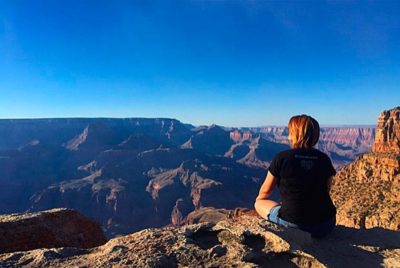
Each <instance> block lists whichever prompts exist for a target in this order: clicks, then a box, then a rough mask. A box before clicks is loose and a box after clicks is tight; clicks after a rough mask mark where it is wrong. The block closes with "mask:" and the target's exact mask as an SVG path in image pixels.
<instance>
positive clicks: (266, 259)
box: [0, 216, 400, 268]
mask: <svg viewBox="0 0 400 268" xmlns="http://www.w3.org/2000/svg"><path fill="white" fill-rule="evenodd" d="M399 265H400V234H399V233H398V232H394V231H390V230H383V229H379V228H377V229H373V230H357V229H352V228H346V227H343V226H338V227H337V228H336V230H335V231H334V232H333V233H332V234H330V235H329V236H328V237H327V238H326V239H312V238H311V236H310V235H309V234H308V233H304V232H302V231H299V230H295V229H287V228H284V227H280V226H277V225H274V224H272V223H269V222H267V221H266V220H264V219H260V218H258V217H254V216H241V217H238V218H233V219H228V220H225V221H220V222H218V223H216V224H213V223H200V224H194V225H188V226H184V227H180V228H174V227H166V228H162V229H145V230H142V231H140V232H137V233H133V234H130V235H127V236H123V237H118V238H114V239H112V240H110V241H108V242H107V243H106V244H104V245H102V246H99V247H96V248H92V249H80V248H51V249H36V250H31V251H26V252H15V253H6V254H0V266H1V267H19V266H25V267H139V268H144V267H146V268H147V267H148V268H150V267H151V268H153V267H154V268H155V267H160V268H161V267H249V268H250V267H380V266H383V267H399Z"/></svg>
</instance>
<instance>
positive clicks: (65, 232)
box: [0, 209, 106, 266]
mask: <svg viewBox="0 0 400 268" xmlns="http://www.w3.org/2000/svg"><path fill="white" fill-rule="evenodd" d="M105 242H106V238H105V237H104V235H103V231H102V230H101V228H100V226H99V225H98V224H97V223H96V222H95V221H92V220H89V219H87V218H85V217H84V216H82V215H81V214H79V213H78V212H76V211H73V210H68V209H53V210H48V211H42V212H37V213H29V214H11V215H0V253H5V252H14V251H24V250H31V249H37V248H58V247H76V248H91V247H95V246H99V245H102V244H104V243H105ZM0 266H1V265H0Z"/></svg>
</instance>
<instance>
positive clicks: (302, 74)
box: [0, 0, 400, 126]
mask: <svg viewBox="0 0 400 268" xmlns="http://www.w3.org/2000/svg"><path fill="white" fill-rule="evenodd" d="M399 105H400V1H395V0H393V1H383V0H379V1H366V0H365V1H360V2H355V1H254V0H243V1H241V0H235V1H216V0H215V1H200V0H198V1H189V0H182V1H167V0H162V1H128V0H126V1H117V0H109V1H101V0H96V1H85V0H46V1H42V0H35V1H31V0H26V1H18V0H1V1H0V118H38V117H170V118H176V119H179V120H181V121H183V122H186V123H192V124H195V125H199V124H207V125H208V124H213V123H215V124H219V125H225V126H261V125H285V124H286V123H287V121H288V119H289V118H290V116H292V115H294V114H301V113H307V114H310V115H312V116H314V117H315V118H316V119H317V120H319V122H320V123H321V124H375V123H376V120H377V117H378V115H379V113H380V112H381V111H383V110H385V109H389V108H392V107H395V106H399Z"/></svg>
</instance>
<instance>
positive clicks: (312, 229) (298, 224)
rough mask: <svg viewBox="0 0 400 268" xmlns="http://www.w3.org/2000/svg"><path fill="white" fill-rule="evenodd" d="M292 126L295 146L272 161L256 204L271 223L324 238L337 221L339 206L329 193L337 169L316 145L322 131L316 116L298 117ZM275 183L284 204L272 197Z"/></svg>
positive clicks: (256, 207)
mask: <svg viewBox="0 0 400 268" xmlns="http://www.w3.org/2000/svg"><path fill="white" fill-rule="evenodd" d="M288 128H289V141H290V144H291V148H292V149H290V150H287V151H283V152H281V153H279V154H277V155H276V156H275V158H274V159H273V160H272V162H271V165H270V166H269V168H268V174H267V177H266V178H265V181H264V183H263V185H262V186H261V189H260V192H259V194H258V196H257V199H256V202H255V204H254V206H255V209H256V211H257V213H258V214H259V215H260V216H261V217H263V218H266V219H267V220H269V221H271V222H274V223H277V224H280V225H284V226H287V227H293V228H298V229H301V230H303V231H306V232H309V233H311V235H312V236H313V237H323V236H325V235H327V234H328V233H329V232H330V231H332V230H333V229H334V227H335V224H336V208H335V206H334V205H333V203H332V200H331V198H330V196H329V190H330V187H331V183H332V177H333V176H334V175H335V174H336V171H335V169H334V168H333V166H332V163H331V160H330V159H329V157H328V156H327V155H326V154H324V153H322V152H321V151H319V150H317V149H315V148H313V146H314V145H315V144H316V143H317V142H318V139H319V131H320V130H319V124H318V122H317V121H316V120H315V119H314V118H312V117H311V116H308V115H298V116H294V117H292V118H291V119H290V121H289V125H288ZM275 185H277V186H278V189H279V193H280V196H281V200H282V202H281V204H280V203H277V202H275V201H273V200H271V199H270V197H271V194H272V191H273V189H274V187H275Z"/></svg>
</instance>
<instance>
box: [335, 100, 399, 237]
mask: <svg viewBox="0 0 400 268" xmlns="http://www.w3.org/2000/svg"><path fill="white" fill-rule="evenodd" d="M399 113H400V108H395V109H392V110H390V111H385V112H383V113H382V114H381V115H380V117H379V120H378V126H377V128H376V139H375V144H374V149H373V151H372V152H371V153H367V154H364V155H362V156H360V157H358V158H357V159H356V160H355V161H354V162H353V163H351V164H350V165H348V166H346V167H344V168H343V169H342V170H340V172H338V174H337V175H336V177H335V180H334V184H333V188H332V192H331V195H332V198H333V200H334V202H335V205H336V207H337V209H338V214H337V215H338V222H339V223H340V224H343V225H346V226H350V227H356V228H372V227H382V228H387V229H392V230H400V144H399V138H400V130H399V126H400V118H399Z"/></svg>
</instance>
